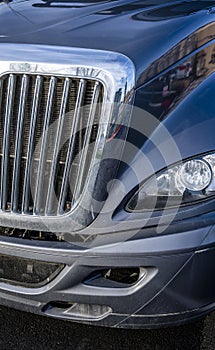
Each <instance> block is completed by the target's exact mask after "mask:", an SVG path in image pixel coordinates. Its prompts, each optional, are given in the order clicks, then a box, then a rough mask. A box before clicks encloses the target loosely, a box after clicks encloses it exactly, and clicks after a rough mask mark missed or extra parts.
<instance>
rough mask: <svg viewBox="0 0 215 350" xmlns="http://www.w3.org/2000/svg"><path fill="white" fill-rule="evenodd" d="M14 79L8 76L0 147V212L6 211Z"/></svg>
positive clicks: (12, 76)
mask: <svg viewBox="0 0 215 350" xmlns="http://www.w3.org/2000/svg"><path fill="white" fill-rule="evenodd" d="M15 80H16V79H15V77H14V75H13V74H10V77H9V80H8V87H7V101H6V112H5V126H4V136H3V147H2V153H3V155H2V166H1V197H0V208H1V210H5V209H6V198H7V196H6V191H7V181H8V178H7V175H8V162H9V146H10V135H9V132H10V121H11V114H12V106H13V99H14V88H15Z"/></svg>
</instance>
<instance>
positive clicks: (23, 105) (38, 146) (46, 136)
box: [0, 74, 103, 216]
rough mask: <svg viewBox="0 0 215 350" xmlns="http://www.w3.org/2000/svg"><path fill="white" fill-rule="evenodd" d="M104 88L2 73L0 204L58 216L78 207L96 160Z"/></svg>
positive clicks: (16, 210)
mask: <svg viewBox="0 0 215 350" xmlns="http://www.w3.org/2000/svg"><path fill="white" fill-rule="evenodd" d="M102 100H103V87H102V85H101V84H100V83H98V82H96V81H93V80H88V79H73V78H65V77H59V76H45V75H33V74H31V75H30V74H29V75H28V74H8V75H5V76H3V77H1V78H0V162H1V167H0V169H1V175H0V209H1V210H2V211H5V212H12V213H18V214H28V215H33V214H34V215H42V216H57V215H62V214H64V213H65V212H68V211H70V210H71V209H72V207H73V205H74V202H75V198H78V197H79V196H80V194H81V193H82V191H83V187H84V183H85V180H86V176H87V172H88V171H87V170H88V169H89V166H90V163H91V161H92V155H93V151H94V145H95V141H96V139H97V137H98V124H99V118H100V114H101V104H102Z"/></svg>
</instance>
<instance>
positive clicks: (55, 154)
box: [45, 78, 70, 215]
mask: <svg viewBox="0 0 215 350" xmlns="http://www.w3.org/2000/svg"><path fill="white" fill-rule="evenodd" d="M69 88H70V79H69V78H66V79H65V82H64V89H63V95H62V101H61V108H60V114H59V119H58V126H57V134H56V142H55V145H54V152H53V158H52V167H51V172H50V177H49V185H48V193H47V199H46V207H45V214H47V215H48V214H49V213H50V210H51V206H52V205H53V203H52V201H53V198H52V194H53V191H54V179H55V173H56V168H57V162H58V155H59V151H60V142H61V136H62V131H63V124H64V118H65V112H66V105H67V101H68V95H69Z"/></svg>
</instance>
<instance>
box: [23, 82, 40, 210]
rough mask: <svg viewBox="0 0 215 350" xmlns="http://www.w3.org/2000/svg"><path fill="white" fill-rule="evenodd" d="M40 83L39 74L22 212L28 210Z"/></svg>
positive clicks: (32, 114) (35, 89) (30, 133)
mask: <svg viewBox="0 0 215 350" xmlns="http://www.w3.org/2000/svg"><path fill="white" fill-rule="evenodd" d="M41 85H42V78H41V76H39V75H38V76H37V78H36V82H35V88H34V98H33V107H32V113H31V123H30V130H29V139H28V150H27V160H26V166H25V175H24V187H23V197H22V213H23V214H24V213H27V212H28V206H29V196H30V173H31V163H32V157H33V139H34V134H35V127H36V120H37V113H38V101H39V95H40V90H41Z"/></svg>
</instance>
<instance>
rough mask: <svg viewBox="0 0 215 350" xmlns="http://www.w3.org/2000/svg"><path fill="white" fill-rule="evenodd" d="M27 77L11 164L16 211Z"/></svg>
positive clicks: (25, 77)
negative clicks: (12, 162) (12, 163)
mask: <svg viewBox="0 0 215 350" xmlns="http://www.w3.org/2000/svg"><path fill="white" fill-rule="evenodd" d="M28 81H29V78H28V76H27V75H23V77H22V84H21V91H20V101H19V110H18V119H17V130H16V142H15V158H14V165H13V181H12V193H11V210H12V211H13V212H17V210H18V195H19V189H18V187H19V179H20V162H21V156H22V150H21V146H22V128H23V121H24V109H25V102H26V97H27V88H28Z"/></svg>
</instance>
